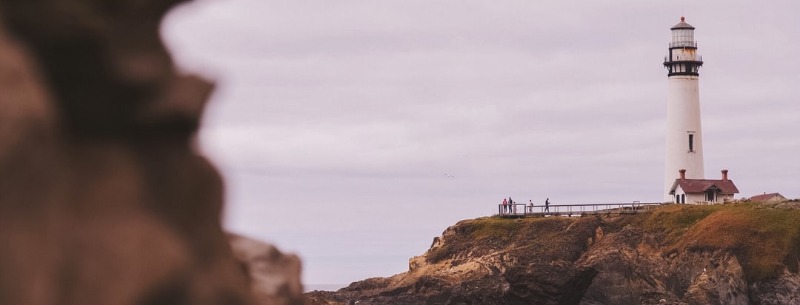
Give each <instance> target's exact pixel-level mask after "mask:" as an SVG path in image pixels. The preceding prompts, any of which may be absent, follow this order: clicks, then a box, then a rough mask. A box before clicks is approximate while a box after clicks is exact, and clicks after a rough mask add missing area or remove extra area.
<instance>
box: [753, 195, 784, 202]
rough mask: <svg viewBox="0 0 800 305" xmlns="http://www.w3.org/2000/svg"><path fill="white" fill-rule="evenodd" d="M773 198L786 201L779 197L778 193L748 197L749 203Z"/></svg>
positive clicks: (781, 196)
mask: <svg viewBox="0 0 800 305" xmlns="http://www.w3.org/2000/svg"><path fill="white" fill-rule="evenodd" d="M775 197H778V198H781V200H783V199H786V197H783V195H781V194H779V193H771V194H761V195H755V196H753V197H750V200H751V201H768V200H770V199H772V198H775Z"/></svg>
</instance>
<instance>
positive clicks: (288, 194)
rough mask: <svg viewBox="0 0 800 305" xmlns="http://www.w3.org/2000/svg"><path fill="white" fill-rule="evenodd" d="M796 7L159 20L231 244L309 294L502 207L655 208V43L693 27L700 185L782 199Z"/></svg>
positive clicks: (355, 11)
mask: <svg viewBox="0 0 800 305" xmlns="http://www.w3.org/2000/svg"><path fill="white" fill-rule="evenodd" d="M798 12H800V2H797V1H796V0H783V1H781V0H778V1H769V2H759V1H730V0H727V1H722V0H718V1H685V0H683V1H641V0H622V1H573V0H568V1H563V0H562V1H530V0H503V1H474V0H442V1H429V0H425V1H423V0H402V1H367V0H361V1H351V0H340V1H325V0H317V1H313V0H312V1H297V0H285V1H268V0H205V1H197V2H195V3H193V4H191V5H188V6H184V7H181V8H179V9H177V10H175V11H173V13H172V14H171V15H170V16H169V18H168V19H167V21H166V22H165V24H164V27H163V34H164V37H165V39H166V40H167V42H168V45H169V46H170V48H171V49H172V50H173V53H174V55H175V57H176V61H177V63H178V65H179V66H180V67H181V68H182V69H184V70H186V71H193V72H197V73H201V74H203V75H205V76H206V77H208V78H210V79H213V80H215V81H216V83H217V85H218V86H217V90H216V92H215V95H214V96H213V100H212V103H211V104H210V107H209V109H208V112H207V113H206V117H205V121H204V126H203V128H202V130H201V132H200V137H199V139H200V143H201V147H202V149H203V151H204V152H205V153H206V154H208V155H209V156H211V157H212V159H213V160H214V161H215V162H216V164H217V165H218V166H219V168H220V170H221V171H222V173H223V175H224V176H225V178H226V180H227V207H226V215H225V223H226V226H227V228H228V229H229V230H231V231H235V232H239V233H244V234H246V235H250V236H254V237H257V238H261V239H264V240H268V241H270V242H273V243H275V244H277V245H278V246H279V247H280V248H282V249H283V250H286V251H292V252H296V253H298V254H299V255H300V256H301V257H302V258H303V260H304V277H305V282H306V283H308V284H347V283H349V282H352V281H356V280H360V279H364V278H367V277H374V276H389V275H392V274H394V273H398V272H402V271H405V270H406V269H407V266H408V259H409V258H410V257H412V256H415V255H419V254H422V253H423V252H424V251H425V250H426V249H427V248H428V246H430V242H431V240H432V238H433V237H434V236H438V235H439V234H441V232H442V231H443V230H444V229H445V228H446V227H447V226H449V225H452V224H454V223H455V222H456V221H458V220H461V219H466V218H475V217H480V216H487V215H490V214H491V213H493V212H494V211H496V208H497V206H496V205H497V204H498V203H500V201H501V200H502V198H503V197H508V196H511V197H513V198H514V199H516V200H518V201H520V202H522V201H524V202H527V201H528V200H533V201H534V202H535V203H542V202H543V201H544V199H545V198H546V197H549V198H550V200H551V202H552V203H554V204H567V203H599V202H630V201H634V200H639V201H643V202H645V201H659V200H660V199H661V198H662V195H661V192H662V187H663V181H662V180H663V174H664V173H663V171H664V169H663V166H664V149H665V147H664V142H665V137H666V136H665V129H666V126H665V124H666V90H667V72H666V70H665V69H664V67H663V66H662V62H663V58H664V56H665V55H666V54H667V44H668V42H669V40H670V31H669V28H670V27H672V26H673V25H675V24H676V23H678V21H679V18H680V16H681V15H685V16H686V21H687V22H688V23H690V24H692V25H693V26H695V27H696V28H697V30H696V32H695V38H696V39H697V40H698V44H699V50H698V52H699V53H700V54H702V55H703V59H704V61H705V64H704V66H703V68H702V69H701V71H700V101H701V108H702V121H703V133H704V135H703V139H704V141H705V143H704V149H705V168H706V177H707V178H717V177H718V176H719V170H721V169H723V168H726V169H729V170H730V178H731V179H733V180H734V181H735V183H736V185H737V186H738V187H739V190H740V191H741V194H739V195H740V196H738V197H743V196H744V197H748V196H752V195H755V194H760V193H762V192H780V193H782V194H783V195H785V196H787V197H790V198H798V197H800V136H798V132H799V131H800V39H798V38H800V18H798V16H797V13H798Z"/></svg>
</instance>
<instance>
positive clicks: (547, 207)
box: [544, 198, 550, 212]
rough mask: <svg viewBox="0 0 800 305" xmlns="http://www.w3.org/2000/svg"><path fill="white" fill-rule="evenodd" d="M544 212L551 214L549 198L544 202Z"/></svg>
mask: <svg viewBox="0 0 800 305" xmlns="http://www.w3.org/2000/svg"><path fill="white" fill-rule="evenodd" d="M544 211H545V212H550V198H547V199H545V201H544Z"/></svg>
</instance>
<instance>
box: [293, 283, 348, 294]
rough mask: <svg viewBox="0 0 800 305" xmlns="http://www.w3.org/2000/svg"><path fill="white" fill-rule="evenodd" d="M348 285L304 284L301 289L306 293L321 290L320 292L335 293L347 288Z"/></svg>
mask: <svg viewBox="0 0 800 305" xmlns="http://www.w3.org/2000/svg"><path fill="white" fill-rule="evenodd" d="M347 285H348V284H304V285H303V288H304V289H305V291H306V292H310V291H314V290H321V291H336V290H339V289H342V288H344V287H347Z"/></svg>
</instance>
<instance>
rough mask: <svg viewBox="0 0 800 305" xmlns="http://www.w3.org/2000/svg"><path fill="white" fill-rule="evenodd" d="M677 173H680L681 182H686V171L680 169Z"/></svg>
mask: <svg viewBox="0 0 800 305" xmlns="http://www.w3.org/2000/svg"><path fill="white" fill-rule="evenodd" d="M678 172H679V173H681V181H683V180H686V170H685V169H681V170H679V171H678Z"/></svg>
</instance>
